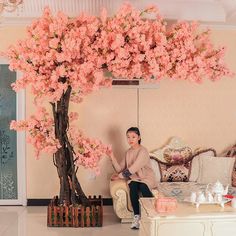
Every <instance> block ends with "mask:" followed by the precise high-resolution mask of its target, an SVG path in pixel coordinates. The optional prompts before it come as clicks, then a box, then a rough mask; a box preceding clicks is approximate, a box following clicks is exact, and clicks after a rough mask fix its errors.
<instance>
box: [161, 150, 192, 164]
mask: <svg viewBox="0 0 236 236" xmlns="http://www.w3.org/2000/svg"><path fill="white" fill-rule="evenodd" d="M163 156H164V160H165V161H166V163H167V164H184V163H186V162H187V161H188V160H189V158H190V157H191V156H192V150H191V148H189V147H184V148H179V149H174V148H167V149H165V150H164V152H163Z"/></svg>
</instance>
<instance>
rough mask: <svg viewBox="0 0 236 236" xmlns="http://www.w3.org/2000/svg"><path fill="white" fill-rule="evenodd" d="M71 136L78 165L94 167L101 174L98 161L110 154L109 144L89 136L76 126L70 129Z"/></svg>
mask: <svg viewBox="0 0 236 236" xmlns="http://www.w3.org/2000/svg"><path fill="white" fill-rule="evenodd" d="M69 138H70V141H71V144H72V146H73V149H74V151H75V153H76V155H75V157H74V158H75V159H76V165H78V166H79V165H82V166H84V167H85V168H90V169H93V170H94V171H95V172H96V173H97V174H99V167H98V163H99V161H100V159H101V158H102V157H103V156H104V154H105V155H110V154H111V152H112V150H111V147H110V146H109V145H104V144H103V143H102V142H101V141H100V140H97V139H92V138H87V137H85V136H84V135H83V133H82V132H81V131H79V130H76V128H74V127H71V128H70V129H69Z"/></svg>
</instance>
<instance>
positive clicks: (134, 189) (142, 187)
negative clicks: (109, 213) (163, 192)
mask: <svg viewBox="0 0 236 236" xmlns="http://www.w3.org/2000/svg"><path fill="white" fill-rule="evenodd" d="M129 194H130V200H131V204H132V207H133V210H134V214H135V215H139V214H140V212H139V201H138V200H139V196H140V194H141V196H142V197H153V194H152V192H151V191H150V189H149V188H148V186H147V185H146V184H144V183H140V182H136V181H131V182H130V183H129Z"/></svg>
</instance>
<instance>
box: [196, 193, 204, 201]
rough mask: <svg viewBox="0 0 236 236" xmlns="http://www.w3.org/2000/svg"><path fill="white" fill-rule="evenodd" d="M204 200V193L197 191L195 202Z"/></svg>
mask: <svg viewBox="0 0 236 236" xmlns="http://www.w3.org/2000/svg"><path fill="white" fill-rule="evenodd" d="M205 201H206V197H205V195H204V193H203V192H199V193H198V196H197V202H205Z"/></svg>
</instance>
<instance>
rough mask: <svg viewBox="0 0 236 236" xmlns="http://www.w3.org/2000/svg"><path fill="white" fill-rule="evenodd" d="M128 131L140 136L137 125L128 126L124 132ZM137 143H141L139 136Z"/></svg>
mask: <svg viewBox="0 0 236 236" xmlns="http://www.w3.org/2000/svg"><path fill="white" fill-rule="evenodd" d="M129 132H134V133H135V134H137V135H138V136H141V135H140V131H139V128H138V127H130V128H129V129H128V130H127V131H126V134H128V133H129ZM138 143H139V144H140V143H141V138H140V139H139V141H138Z"/></svg>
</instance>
